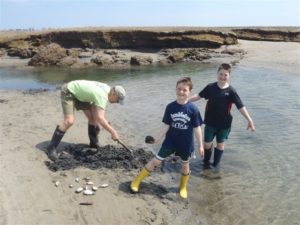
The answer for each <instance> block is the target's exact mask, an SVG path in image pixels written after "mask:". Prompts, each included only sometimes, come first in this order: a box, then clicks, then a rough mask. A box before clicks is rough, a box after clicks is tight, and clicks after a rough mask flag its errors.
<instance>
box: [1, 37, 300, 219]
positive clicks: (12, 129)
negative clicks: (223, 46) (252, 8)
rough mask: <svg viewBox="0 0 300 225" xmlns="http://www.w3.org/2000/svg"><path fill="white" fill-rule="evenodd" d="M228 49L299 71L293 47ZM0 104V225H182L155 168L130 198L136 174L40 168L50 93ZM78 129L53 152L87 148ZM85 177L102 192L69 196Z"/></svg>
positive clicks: (299, 56) (54, 96)
mask: <svg viewBox="0 0 300 225" xmlns="http://www.w3.org/2000/svg"><path fill="white" fill-rule="evenodd" d="M230 48H232V49H235V48H240V49H243V50H245V51H246V52H247V54H246V55H244V58H243V59H242V60H241V61H240V62H239V64H240V65H242V66H245V67H247V66H251V67H260V68H267V69H271V70H272V69H276V70H279V71H283V72H287V73H289V72H291V73H292V72H293V73H295V71H300V44H299V43H291V42H260V41H244V40H239V44H238V45H237V46H230V47H228V49H230ZM218 60H219V59H218ZM224 60H226V59H224ZM297 73H298V74H299V72H297ZM0 105H1V116H0V128H1V129H0V149H1V152H0V174H1V181H0V182H1V185H0V224H3V225H16V224H22V225H32V224H43V225H46V224H49V225H50V224H64V225H68V224H70V225H71V224H89V225H91V224H101V225H102V224H103V225H121V224H123V225H132V224H153V225H159V224H172V225H181V224H190V223H189V218H191V216H192V212H191V211H190V209H189V201H188V200H186V201H183V200H181V199H179V197H178V196H177V195H176V193H166V192H167V191H166V189H165V188H164V187H165V186H168V184H169V183H170V182H173V181H171V180H170V178H168V177H167V176H165V175H164V174H163V173H162V172H160V171H159V170H157V171H156V172H154V175H153V176H150V177H149V178H147V182H146V184H144V191H142V192H141V193H140V194H131V193H130V192H129V182H130V181H131V180H132V179H133V177H134V176H135V175H136V174H137V170H136V169H133V170H125V169H121V168H120V169H107V168H101V169H96V170H91V169H87V168H84V167H77V168H75V169H70V170H66V171H57V172H53V171H51V170H49V169H48V167H47V166H46V164H45V162H47V161H49V160H48V158H47V155H46V154H45V152H44V149H45V146H46V145H47V143H48V141H49V139H50V137H51V135H52V132H53V130H54V128H55V126H56V124H57V123H58V122H60V120H61V119H62V112H61V107H60V93H59V91H58V90H57V91H53V92H52V91H51V92H41V93H37V94H32V93H27V92H22V91H7V90H0ZM117 116H118V115H117V113H113V114H111V115H109V120H111V121H117V122H115V123H116V124H115V125H116V126H117V127H118V129H119V132H120V133H124V134H126V126H123V125H124V124H123V123H122V121H118V120H117ZM86 130H87V127H86V119H85V117H84V115H83V113H77V114H76V123H75V124H74V126H73V127H72V128H71V130H70V131H69V132H67V134H66V135H65V137H64V139H63V142H62V144H61V146H65V145H68V144H70V143H87V142H88V137H87V134H86ZM124 141H125V142H127V143H128V141H127V140H126V139H125V140H124ZM101 143H102V144H104V145H106V144H110V145H117V143H113V141H111V139H110V136H109V134H108V133H107V132H106V131H102V133H101ZM128 144H129V145H131V144H132V143H130V142H129V143H128ZM87 177H89V178H90V180H92V181H93V182H94V184H95V185H97V186H100V185H102V184H108V187H106V188H99V189H98V190H97V191H96V194H95V195H93V196H84V195H82V194H76V193H75V189H76V188H77V187H80V186H84V185H85V183H86V182H85V180H84V179H85V178H87ZM76 178H79V182H76V181H75V179H76ZM57 181H58V182H59V184H58V183H57V185H56V184H55V183H56V182H57ZM70 184H72V185H73V188H70V187H69V185H70ZM85 203H89V204H91V205H84V204H85ZM82 204H83V205H82ZM200 224H202V223H200Z"/></svg>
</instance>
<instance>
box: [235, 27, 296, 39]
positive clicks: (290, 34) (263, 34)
mask: <svg viewBox="0 0 300 225" xmlns="http://www.w3.org/2000/svg"><path fill="white" fill-rule="evenodd" d="M233 31H234V32H235V33H236V35H237V37H238V39H244V40H254V41H288V42H300V29H297V28H295V29H286V30H280V29H254V28H252V29H250V28H249V29H244V28H243V29H233Z"/></svg>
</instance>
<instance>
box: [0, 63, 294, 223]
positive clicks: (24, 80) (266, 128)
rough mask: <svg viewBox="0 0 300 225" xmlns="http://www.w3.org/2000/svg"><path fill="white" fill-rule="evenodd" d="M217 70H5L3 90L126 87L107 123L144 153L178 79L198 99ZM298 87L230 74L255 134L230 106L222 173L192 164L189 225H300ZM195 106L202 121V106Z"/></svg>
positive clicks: (257, 73) (254, 72)
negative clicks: (85, 82) (83, 83)
mask: <svg viewBox="0 0 300 225" xmlns="http://www.w3.org/2000/svg"><path fill="white" fill-rule="evenodd" d="M216 68H217V65H211V64H180V65H175V66H165V67H159V66H157V67H145V68H142V67H138V68H132V69H128V70H101V69H82V70H64V69H43V70H42V69H39V70H33V71H31V70H27V71H20V70H8V69H3V68H1V69H0V81H1V82H0V89H15V88H21V89H26V88H40V87H45V86H46V87H51V88H55V87H56V86H60V85H61V84H62V83H64V82H68V81H70V80H75V79H89V80H98V81H102V82H106V83H108V84H110V85H115V84H122V85H123V86H124V87H125V88H126V90H127V92H128V98H127V99H126V104H125V105H124V106H122V108H121V106H120V107H119V106H115V109H116V110H109V112H110V114H109V115H107V116H108V119H109V117H110V116H112V117H114V118H118V120H120V121H122V123H121V124H125V125H126V134H122V135H124V139H125V140H126V141H127V143H128V144H129V145H136V146H141V143H142V142H143V141H141V140H144V137H145V136H146V135H149V134H150V135H155V134H157V132H158V130H159V129H160V127H161V120H162V116H163V112H164V109H165V106H166V104H167V103H169V102H170V101H172V100H174V99H175V83H176V81H177V79H178V78H179V77H182V76H190V77H191V78H192V80H193V83H194V87H195V88H194V90H193V93H194V94H195V93H198V92H199V91H200V90H201V89H202V88H203V87H204V86H205V85H206V84H208V83H210V82H214V81H215V80H216ZM296 73H299V72H296ZM299 84H300V76H299V74H282V73H279V72H277V71H266V70H258V69H253V68H243V67H239V66H237V67H235V68H234V69H233V74H232V85H233V86H234V87H235V88H236V89H237V91H238V93H239V95H240V96H241V98H242V100H243V102H244V103H245V105H246V107H247V108H248V110H249V112H250V113H251V115H252V117H253V120H254V121H255V125H256V128H257V131H256V132H255V133H250V132H248V131H246V126H247V123H246V121H245V119H244V118H243V117H242V116H241V115H240V114H239V113H238V111H237V110H236V109H235V107H233V110H232V111H233V117H234V120H233V127H232V131H231V134H230V137H229V140H228V142H227V144H226V145H227V148H226V150H225V152H224V154H223V158H222V162H221V163H222V164H221V170H220V173H219V174H217V175H215V174H210V172H204V171H203V170H202V168H201V158H200V157H199V155H197V159H193V160H192V161H191V169H192V176H191V179H190V182H189V185H188V190H189V196H190V197H189V206H190V209H191V211H192V214H193V217H192V218H190V221H191V222H190V223H189V224H204V225H206V224H207V225H209V224H247V225H248V224H249V225H252V224H258V225H265V224H272V225H282V224H299V220H300V218H299V215H298V214H299V213H298V210H299V208H300V198H299V192H300V190H299V184H300V174H299V169H298V163H299V160H300V151H299V150H300V149H299V137H298V136H299V135H298V133H299V127H300V118H299V113H300V87H299ZM196 104H197V106H198V107H199V109H200V112H201V113H202V116H204V115H203V113H204V107H205V101H204V100H200V101H199V102H197V103H196ZM120 112H122V113H120ZM118 126H121V125H119V124H116V129H119V127H118ZM158 149H159V145H153V146H151V147H149V150H152V151H153V152H157V151H158ZM179 168H180V165H179V164H178V162H176V163H174V164H172V165H164V169H165V171H166V172H167V174H172V172H175V173H176V174H177V175H178V176H177V175H176V179H177V177H179V171H180V169H179ZM170 171H171V173H168V172H170ZM167 188H168V187H167Z"/></svg>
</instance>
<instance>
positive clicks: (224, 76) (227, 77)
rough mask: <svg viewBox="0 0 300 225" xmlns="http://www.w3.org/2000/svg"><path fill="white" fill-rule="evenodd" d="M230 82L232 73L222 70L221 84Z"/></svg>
mask: <svg viewBox="0 0 300 225" xmlns="http://www.w3.org/2000/svg"><path fill="white" fill-rule="evenodd" d="M229 80H230V73H229V71H228V70H224V69H221V70H220V71H219V72H218V82H220V83H228V82H229Z"/></svg>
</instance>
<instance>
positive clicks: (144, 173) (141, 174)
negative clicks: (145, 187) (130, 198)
mask: <svg viewBox="0 0 300 225" xmlns="http://www.w3.org/2000/svg"><path fill="white" fill-rule="evenodd" d="M149 174H150V172H149V171H148V170H147V169H146V167H144V168H143V169H142V170H141V171H140V172H139V174H138V176H137V177H136V178H135V180H133V181H132V182H131V185H130V189H131V191H133V192H134V193H137V192H138V191H139V186H140V184H141V182H142V180H143V179H144V178H145V177H147V176H148V175H149Z"/></svg>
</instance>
